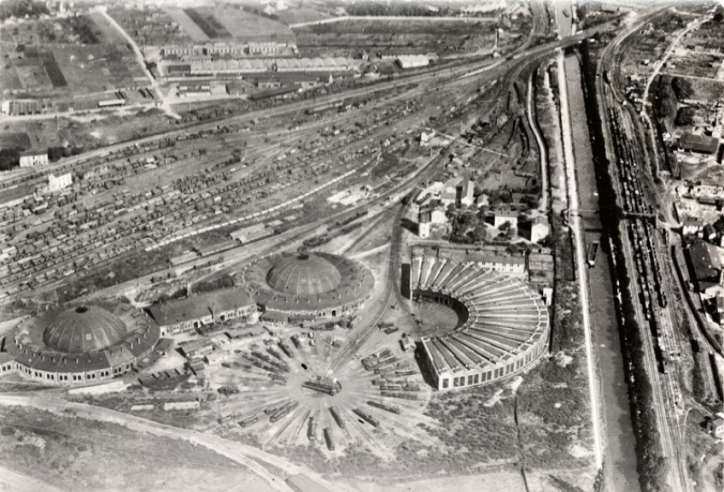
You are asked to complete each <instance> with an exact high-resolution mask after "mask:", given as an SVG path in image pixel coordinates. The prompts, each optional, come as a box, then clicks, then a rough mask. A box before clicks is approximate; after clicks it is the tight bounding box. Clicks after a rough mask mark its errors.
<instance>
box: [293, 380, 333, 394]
mask: <svg viewBox="0 0 724 492" xmlns="http://www.w3.org/2000/svg"><path fill="white" fill-rule="evenodd" d="M302 387H304V388H308V389H311V390H314V391H319V392H320V393H327V394H328V395H329V396H334V395H336V394H337V393H338V392H339V388H338V387H337V386H335V385H332V384H324V383H319V382H317V381H304V382H303V383H302Z"/></svg>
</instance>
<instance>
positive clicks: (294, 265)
mask: <svg viewBox="0 0 724 492" xmlns="http://www.w3.org/2000/svg"><path fill="white" fill-rule="evenodd" d="M266 281H267V284H269V287H271V288H272V289H274V290H275V291H277V292H281V293H284V294H291V295H294V296H310V295H316V294H322V293H324V292H329V291H331V290H334V289H335V288H337V286H338V285H339V284H340V283H341V282H342V275H341V274H340V272H339V270H338V269H337V267H336V266H335V265H333V264H332V263H331V262H330V261H329V260H327V259H326V258H324V257H322V256H318V255H315V254H311V255H308V254H303V255H302V254H300V255H289V256H287V257H285V258H282V259H281V260H280V261H279V262H278V263H276V264H275V265H274V266H273V267H272V268H271V269H270V270H269V272H268V273H267V276H266Z"/></svg>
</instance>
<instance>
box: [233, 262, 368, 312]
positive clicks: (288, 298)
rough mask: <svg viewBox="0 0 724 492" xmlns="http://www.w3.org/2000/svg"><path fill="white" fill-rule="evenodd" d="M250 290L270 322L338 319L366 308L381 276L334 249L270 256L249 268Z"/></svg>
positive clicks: (247, 284) (247, 285)
mask: <svg viewBox="0 0 724 492" xmlns="http://www.w3.org/2000/svg"><path fill="white" fill-rule="evenodd" d="M243 278H244V283H245V288H246V289H247V292H248V293H249V295H251V296H252V297H253V298H254V300H255V302H256V303H257V304H258V305H259V306H261V307H262V308H263V309H264V313H263V314H262V316H261V319H262V320H264V321H272V322H274V321H276V322H288V321H291V322H296V321H307V320H313V319H317V318H327V317H336V316H342V315H344V314H347V313H349V312H351V311H353V310H355V309H359V308H361V307H362V306H363V305H364V303H365V301H366V300H368V299H369V298H370V296H371V294H372V289H373V288H374V284H375V280H374V276H373V275H372V272H371V271H369V270H368V269H367V268H365V267H364V266H363V265H361V264H359V263H357V262H355V261H353V260H350V259H348V258H344V257H342V256H338V255H333V254H328V253H303V254H302V253H299V254H292V253H281V254H276V255H271V256H266V257H264V258H261V259H259V260H258V261H256V262H254V263H252V264H251V265H249V266H248V267H247V268H246V269H245V270H244V272H243Z"/></svg>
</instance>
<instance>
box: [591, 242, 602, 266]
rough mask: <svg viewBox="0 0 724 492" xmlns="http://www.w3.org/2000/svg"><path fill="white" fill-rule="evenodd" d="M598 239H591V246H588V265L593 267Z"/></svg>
mask: <svg viewBox="0 0 724 492" xmlns="http://www.w3.org/2000/svg"><path fill="white" fill-rule="evenodd" d="M600 244H601V243H600V241H593V242H592V243H591V246H590V247H589V248H588V266H589V267H591V268H593V267H595V266H596V255H597V254H598V247H599V245H600Z"/></svg>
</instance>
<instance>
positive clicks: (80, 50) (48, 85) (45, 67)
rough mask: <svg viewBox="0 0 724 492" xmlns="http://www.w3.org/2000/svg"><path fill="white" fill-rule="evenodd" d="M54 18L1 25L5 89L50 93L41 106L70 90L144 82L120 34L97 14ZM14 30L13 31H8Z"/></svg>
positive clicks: (60, 99)
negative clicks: (15, 25)
mask: <svg viewBox="0 0 724 492" xmlns="http://www.w3.org/2000/svg"><path fill="white" fill-rule="evenodd" d="M94 15H95V16H96V17H102V16H100V15H99V14H94ZM60 21H62V22H60ZM60 21H59V22H60V23H49V22H48V21H37V22H28V23H25V24H22V25H21V26H19V27H16V28H11V27H7V26H6V27H3V28H2V38H3V40H6V41H7V42H4V43H2V44H0V55H3V57H4V61H3V63H4V68H5V69H4V70H2V71H0V82H2V88H3V91H4V93H5V94H8V93H14V94H18V95H20V96H27V95H31V96H33V97H34V98H37V97H38V96H41V97H42V96H46V97H53V98H54V100H53V101H52V103H49V104H47V107H53V106H54V107H56V110H58V109H60V108H59V105H61V104H63V103H68V102H69V99H68V97H69V96H71V95H74V94H76V95H77V94H88V93H94V92H95V93H99V92H104V91H112V90H117V89H121V88H129V87H136V86H145V85H147V80H146V78H145V76H144V73H143V69H142V67H141V66H139V65H138V62H137V61H136V60H135V59H134V57H133V54H132V53H131V52H130V51H129V48H128V46H127V45H126V43H125V42H123V39H122V37H121V35H120V33H118V32H117V31H115V30H114V29H113V28H112V27H111V26H108V25H107V24H104V23H103V19H102V18H97V19H95V20H94V19H93V17H92V16H80V17H70V18H67V19H61V20H60ZM96 22H98V24H97V23H96ZM49 26H50V27H49ZM15 30H17V32H18V35H15V34H13V32H14V31H15ZM19 39H22V40H25V41H27V43H21V42H20V40H19ZM16 46H17V47H16ZM71 104H72V102H71ZM76 109H82V105H81V108H76Z"/></svg>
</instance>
